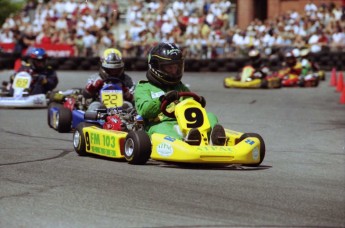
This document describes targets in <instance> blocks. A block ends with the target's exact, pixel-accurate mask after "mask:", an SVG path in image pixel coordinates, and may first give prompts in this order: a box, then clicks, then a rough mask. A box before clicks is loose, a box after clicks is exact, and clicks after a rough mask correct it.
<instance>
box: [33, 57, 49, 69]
mask: <svg viewBox="0 0 345 228" xmlns="http://www.w3.org/2000/svg"><path fill="white" fill-rule="evenodd" d="M32 65H33V66H34V67H35V68H36V69H43V68H44V67H45V66H46V60H45V59H32Z"/></svg>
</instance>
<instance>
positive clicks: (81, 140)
mask: <svg viewBox="0 0 345 228" xmlns="http://www.w3.org/2000/svg"><path fill="white" fill-rule="evenodd" d="M90 126H98V125H96V124H92V123H86V122H82V123H80V124H78V126H77V128H76V129H75V131H74V133H73V147H74V150H75V152H77V154H79V156H86V155H87V152H86V143H85V136H84V134H83V128H84V127H90Z"/></svg>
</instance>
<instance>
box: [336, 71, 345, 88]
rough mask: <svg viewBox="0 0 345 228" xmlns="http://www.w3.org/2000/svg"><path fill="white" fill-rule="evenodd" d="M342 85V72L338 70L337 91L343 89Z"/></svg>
mask: <svg viewBox="0 0 345 228" xmlns="http://www.w3.org/2000/svg"><path fill="white" fill-rule="evenodd" d="M343 87H344V79H343V72H339V74H338V79H337V92H341V91H343Z"/></svg>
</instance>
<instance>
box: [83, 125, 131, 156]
mask: <svg viewBox="0 0 345 228" xmlns="http://www.w3.org/2000/svg"><path fill="white" fill-rule="evenodd" d="M83 134H84V137H85V145H86V151H87V152H88V153H92V154H98V155H101V156H105V157H110V158H124V156H123V153H124V143H125V138H126V136H127V132H123V131H114V130H105V129H100V128H97V127H94V126H92V127H85V128H83Z"/></svg>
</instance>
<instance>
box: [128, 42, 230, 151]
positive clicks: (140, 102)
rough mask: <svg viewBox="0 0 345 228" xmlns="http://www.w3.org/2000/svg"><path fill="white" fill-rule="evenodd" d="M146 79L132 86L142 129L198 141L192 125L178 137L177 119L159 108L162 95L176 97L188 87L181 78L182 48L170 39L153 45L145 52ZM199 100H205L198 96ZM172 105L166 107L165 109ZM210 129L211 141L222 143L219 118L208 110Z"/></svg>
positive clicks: (169, 97) (197, 142) (202, 103)
mask: <svg viewBox="0 0 345 228" xmlns="http://www.w3.org/2000/svg"><path fill="white" fill-rule="evenodd" d="M148 67H149V69H148V71H147V73H146V77H147V79H148V81H140V82H139V83H138V84H137V85H136V87H135V90H134V99H135V102H134V103H135V107H136V110H137V112H138V114H139V115H141V116H142V117H143V118H144V120H145V130H146V131H147V133H148V134H149V135H150V136H151V135H152V134H153V133H161V134H166V135H169V136H171V137H174V138H177V139H182V140H184V141H185V142H187V143H189V144H191V145H199V144H200V142H201V134H200V132H199V130H198V129H196V128H192V129H191V130H190V131H189V132H188V134H187V136H186V137H181V135H179V134H178V133H177V131H176V130H175V129H174V126H175V125H177V121H176V119H174V118H169V117H167V116H165V115H164V114H163V113H162V112H161V111H160V106H161V101H162V99H163V98H165V99H166V100H167V101H168V102H169V103H170V102H173V101H177V100H179V99H180V98H179V96H178V92H186V91H190V90H189V89H188V88H187V87H186V86H185V85H184V84H183V83H182V82H181V78H182V75H183V71H184V58H183V56H182V52H181V50H180V49H179V48H178V47H177V46H176V45H175V44H173V43H159V44H157V45H156V46H155V47H153V48H152V49H151V51H150V53H149V55H148ZM199 102H200V104H201V105H202V106H203V107H204V106H205V104H206V102H205V99H204V98H203V97H202V96H201V97H200V100H199ZM170 107H171V105H170V106H169V107H168V111H169V108H170ZM207 115H208V118H209V122H210V125H211V127H212V131H211V133H210V138H211V140H210V141H211V142H210V143H211V144H212V145H224V144H225V130H224V128H223V127H222V126H221V125H220V124H218V118H217V116H216V115H214V114H213V113H207Z"/></svg>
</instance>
